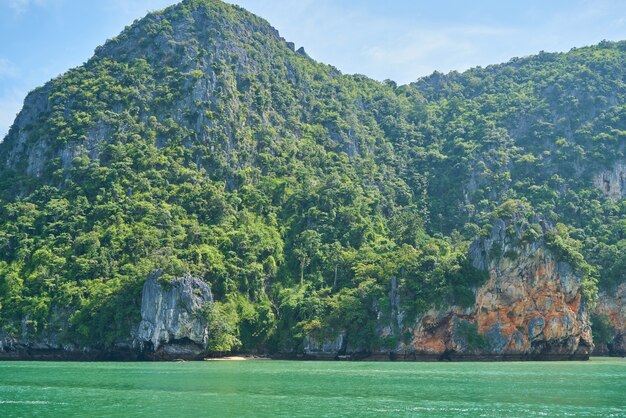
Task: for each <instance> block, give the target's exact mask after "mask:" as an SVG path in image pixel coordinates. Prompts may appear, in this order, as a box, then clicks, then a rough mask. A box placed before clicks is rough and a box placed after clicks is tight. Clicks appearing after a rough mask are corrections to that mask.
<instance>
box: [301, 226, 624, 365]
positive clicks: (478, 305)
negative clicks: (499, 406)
mask: <svg viewBox="0 0 626 418" xmlns="http://www.w3.org/2000/svg"><path fill="white" fill-rule="evenodd" d="M532 222H534V225H531V224H530V223H529V222H528V221H527V220H526V219H525V218H524V219H516V218H515V217H513V219H510V220H507V221H504V220H501V219H499V220H496V221H495V222H494V225H493V229H492V231H491V235H490V236H489V237H486V238H481V239H477V240H476V241H475V242H474V243H473V244H472V246H471V248H470V258H471V261H472V263H473V265H474V267H476V268H478V269H480V270H486V271H487V272H488V279H487V281H486V282H485V283H484V284H483V285H482V286H481V287H480V288H478V289H476V290H475V294H476V302H475V304H474V305H473V306H470V307H461V306H449V307H446V308H443V309H438V308H435V307H433V308H431V309H430V310H429V311H427V312H426V313H424V314H422V315H420V316H419V317H418V318H417V319H415V318H405V317H404V316H403V313H402V312H401V311H400V302H399V297H400V296H399V293H398V289H397V284H396V283H395V280H394V281H392V283H391V290H390V294H389V302H390V303H391V305H392V306H391V309H390V312H391V317H390V318H388V319H389V321H388V323H389V325H384V324H383V323H382V322H384V321H382V320H381V326H379V328H378V334H379V337H381V338H387V337H390V336H395V337H396V338H397V340H398V341H403V340H404V342H400V343H399V344H398V346H397V347H396V349H395V350H391V351H389V350H387V351H385V350H383V349H380V350H379V351H378V352H371V353H368V355H369V356H370V357H371V358H372V359H376V358H380V359H383V358H390V359H422V360H427V359H433V360H442V359H586V358H588V356H589V354H590V352H591V351H592V349H593V344H592V335H591V327H590V321H589V314H588V309H587V306H586V303H585V301H584V299H583V295H582V284H583V274H582V272H581V271H579V270H577V269H575V268H574V267H573V266H572V265H571V264H569V263H568V262H566V261H564V260H563V259H562V258H561V257H559V256H558V255H557V254H555V252H554V251H552V250H551V249H550V248H549V246H548V244H547V242H546V234H547V232H548V231H549V230H550V229H551V227H550V226H549V225H547V224H546V223H545V222H543V221H542V220H541V219H539V218H537V219H533V220H532ZM529 230H532V231H529ZM620 306H622V305H620ZM620 309H621V308H620ZM379 319H380V318H379ZM616 320H617V321H621V323H624V319H623V318H622V319H616ZM407 333H409V334H410V335H411V336H410V338H409V340H408V341H407V340H406V338H405V335H406V334H407ZM340 337H341V336H340ZM307 341H308V340H307ZM346 346H347V347H348V352H347V353H344V354H347V355H352V356H353V357H355V358H362V356H363V352H358V351H354V352H350V346H349V344H347V342H346V341H345V340H344V339H343V338H341V339H339V338H338V339H337V340H328V341H321V342H319V341H317V342H316V343H315V344H310V343H309V344H305V351H306V354H308V355H312V356H318V357H320V355H323V357H330V356H331V353H330V351H332V350H333V349H335V350H337V354H339V351H338V350H339V348H340V347H341V348H342V349H344V351H345V347H346Z"/></svg>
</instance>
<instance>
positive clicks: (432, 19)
mask: <svg viewBox="0 0 626 418" xmlns="http://www.w3.org/2000/svg"><path fill="white" fill-rule="evenodd" d="M175 2H176V1H173V0H0V39H2V42H1V43H0V138H2V137H4V135H5V134H6V132H7V131H8V129H9V126H10V125H11V123H12V122H13V119H14V118H15V115H16V113H17V112H18V111H19V109H20V108H21V106H22V102H23V99H24V96H25V95H26V93H28V91H30V90H32V89H33V88H35V87H37V86H39V85H42V84H44V83H45V82H46V81H48V80H49V79H51V78H53V77H55V76H57V75H59V74H62V73H63V72H64V71H66V70H67V69H69V68H71V67H75V66H78V65H80V64H82V63H83V62H85V61H86V60H87V59H88V58H89V57H90V56H91V55H92V53H93V51H94V49H95V47H96V46H98V45H101V44H102V43H103V42H104V41H105V40H106V39H108V38H111V37H113V36H115V35H117V34H118V33H119V32H120V31H121V30H122V29H123V28H124V27H125V26H126V25H128V24H130V23H131V22H132V21H133V20H134V19H137V18H140V17H142V16H144V15H145V14H146V13H147V12H148V11H150V10H157V9H161V8H163V7H166V6H168V5H170V4H173V3H175ZM231 3H235V4H239V5H240V6H243V7H245V8H246V9H248V10H250V11H252V12H254V13H256V14H258V15H260V16H262V17H264V18H266V19H267V20H269V21H270V22H271V23H272V24H273V25H274V26H275V27H276V28H277V29H278V30H279V31H280V32H281V34H282V35H283V36H284V37H285V38H287V39H288V40H290V41H293V42H295V43H296V44H297V46H304V47H305V49H306V50H307V52H308V53H309V55H311V56H312V57H313V58H315V59H317V60H319V61H323V62H326V63H329V64H333V65H334V66H336V67H338V68H339V69H340V70H342V71H344V72H347V73H361V74H366V75H368V76H370V77H373V78H375V79H378V80H384V79H387V78H389V79H393V80H395V81H397V82H399V83H408V82H410V81H413V80H415V79H417V78H418V77H420V76H424V75H427V74H430V73H432V72H433V71H435V70H438V71H442V72H448V71H450V70H465V69H467V68H470V67H473V66H478V65H481V66H485V65H488V64H495V63H499V62H504V61H507V60H508V59H510V58H512V57H515V56H524V55H529V54H534V53H537V52H539V51H541V50H544V51H550V52H551V51H567V50H569V49H571V48H572V47H580V46H584V45H590V44H595V43H597V42H599V41H601V40H603V39H608V40H622V39H626V1H623V0H595V1H592V0H541V1H539V0H473V1H469V0H428V1H426V0H395V1H394V0H388V1H380V0H361V1H355V0H352V1H350V0H232V1H231Z"/></svg>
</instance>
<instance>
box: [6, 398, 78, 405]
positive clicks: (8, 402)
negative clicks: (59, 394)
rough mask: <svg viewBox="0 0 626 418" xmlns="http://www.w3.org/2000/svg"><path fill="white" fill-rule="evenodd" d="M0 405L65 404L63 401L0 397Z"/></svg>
mask: <svg viewBox="0 0 626 418" xmlns="http://www.w3.org/2000/svg"><path fill="white" fill-rule="evenodd" d="M0 405H67V404H66V403H64V402H50V401H10V400H3V399H0Z"/></svg>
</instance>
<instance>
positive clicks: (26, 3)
mask: <svg viewBox="0 0 626 418" xmlns="http://www.w3.org/2000/svg"><path fill="white" fill-rule="evenodd" d="M51 1H53V0H6V2H7V4H8V5H9V7H10V8H11V9H13V10H14V11H15V12H16V13H24V12H26V11H27V10H28V8H29V7H30V6H32V5H43V4H46V3H50V2H51Z"/></svg>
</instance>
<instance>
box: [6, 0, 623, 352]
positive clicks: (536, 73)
mask: <svg viewBox="0 0 626 418" xmlns="http://www.w3.org/2000/svg"><path fill="white" fill-rule="evenodd" d="M294 49H295V48H294V47H293V45H292V44H289V43H288V42H286V41H285V40H284V39H282V38H281V37H280V35H279V34H278V32H277V31H276V30H275V29H273V28H272V27H271V26H270V25H269V24H268V23H267V22H265V21H263V20H262V19H260V18H258V17H256V16H254V15H252V14H250V13H248V12H246V11H245V10H243V9H240V8H238V7H236V6H230V5H227V4H224V3H221V2H219V1H212V0H185V1H183V2H182V3H180V4H178V5H176V6H173V7H170V8H168V9H166V10H164V11H162V12H156V13H152V14H150V15H148V16H147V17H146V18H144V19H141V20H139V21H137V22H135V23H134V24H133V25H132V26H130V27H128V28H126V29H125V30H124V32H123V33H122V34H120V35H119V36H118V37H117V38H115V39H113V40H110V41H108V42H107V43H106V44H105V45H104V46H102V47H99V48H98V49H97V50H96V53H95V55H94V57H93V58H92V59H90V60H89V62H87V63H86V64H85V65H84V66H81V67H79V68H76V69H73V70H70V71H69V72H67V73H66V74H64V75H62V76H60V77H58V78H56V79H54V80H52V81H50V82H49V83H47V84H46V85H45V86H43V87H41V88H39V89H36V90H35V91H33V92H31V93H30V94H29V95H28V97H27V98H26V101H25V104H24V109H23V110H22V111H21V112H20V114H19V115H18V117H17V119H16V121H15V123H14V125H13V126H12V128H11V130H10V132H9V134H8V135H7V137H6V138H5V140H4V141H3V142H2V143H1V144H0V162H1V163H2V165H1V166H0V190H2V192H0V219H2V220H3V222H2V224H1V225H0V326H1V327H2V328H1V329H2V330H3V333H4V335H8V336H13V335H22V341H23V344H26V345H28V344H32V343H33V342H37V341H39V342H40V341H47V343H46V344H49V345H50V346H55V344H56V346H58V345H59V344H61V343H66V344H73V345H74V346H76V347H84V346H88V347H96V348H102V349H110V348H111V347H114V346H126V345H128V344H130V339H131V330H133V329H134V328H135V327H136V326H137V324H138V323H139V322H141V320H142V317H141V312H140V306H141V290H142V287H143V285H144V282H146V278H147V277H148V275H149V274H151V273H153V272H156V271H159V272H160V281H161V282H163V283H165V284H167V283H168V282H170V283H174V284H175V286H179V285H178V284H177V283H179V282H178V279H177V278H179V277H182V276H185V275H187V274H192V275H193V276H195V277H196V278H197V279H198V280H200V281H202V282H206V283H208V284H209V285H210V286H211V290H212V292H213V296H212V299H211V300H212V301H211V303H210V306H211V308H210V309H209V311H207V312H204V314H205V315H207V318H208V319H207V321H208V322H207V324H208V325H207V326H208V327H209V328H207V329H210V330H211V332H209V337H208V340H207V341H206V342H204V343H203V344H205V349H210V350H209V351H219V352H226V351H231V350H236V349H244V350H258V351H269V352H283V353H285V352H300V351H302V350H305V349H306V350H309V351H310V350H312V349H313V348H312V347H313V346H314V345H315V344H316V343H313V341H314V340H317V341H318V342H320V344H322V345H324V344H325V343H324V341H330V340H333V341H339V340H337V339H338V338H340V340H341V343H340V344H339V346H338V347H335V348H336V349H337V351H346V350H349V351H350V350H351V351H355V352H356V351H363V352H369V351H381V350H388V349H391V350H394V349H397V350H400V349H401V350H416V347H418V345H419V344H418V343H417V342H416V341H418V340H420V338H421V337H420V335H418V334H419V332H420V331H418V328H420V327H419V326H417V325H416V324H418V323H420V321H423V319H424V315H425V314H426V313H427V312H430V314H431V316H432V314H433V312H435V311H437V310H439V311H441V312H444V311H445V310H446V309H448V308H450V307H457V308H458V310H457V311H455V312H457V314H458V315H460V313H461V312H462V311H463V310H464V309H465V310H467V309H470V308H471V307H472V306H477V305H476V303H477V299H476V295H481V294H482V293H481V291H480V289H486V288H485V287H481V286H492V284H489V283H491V282H489V281H486V280H487V274H486V273H485V272H484V270H485V269H487V270H489V269H488V268H487V264H489V263H491V264H489V265H494V266H495V265H499V264H498V263H499V261H498V260H491V259H490V260H491V261H490V262H489V263H477V261H476V260H477V258H476V257H470V255H469V253H468V249H469V246H470V243H471V242H472V241H474V240H475V239H477V238H479V237H486V236H488V235H490V234H491V231H492V225H495V224H498V222H500V221H499V219H509V218H511V217H512V218H513V219H517V221H516V222H518V223H519V222H521V225H523V226H520V227H519V228H518V229H519V231H527V230H533V229H532V228H534V227H533V226H532V225H536V224H537V222H538V221H537V219H539V218H541V219H546V221H545V225H544V227H542V228H539V229H538V230H537V231H536V234H535V236H533V238H532V239H533V240H536V242H541V245H542V246H547V247H549V248H550V249H548V250H547V251H548V253H549V255H548V256H546V259H547V260H553V259H556V260H557V264H558V262H561V261H562V262H564V263H568V264H567V265H568V266H569V267H567V268H568V269H571V270H572V271H573V272H574V273H572V274H573V275H572V276H571V277H577V279H576V280H577V282H576V283H577V284H576V289H577V290H575V291H574V294H580V295H581V296H580V297H582V298H583V301H584V302H583V303H582V304H581V303H580V297H579V299H578V300H579V302H577V303H578V305H576V306H575V307H571V309H573V311H572V312H574V314H573V315H574V316H575V315H576V312H579V313H578V314H579V315H580V318H579V319H577V320H576V321H579V322H577V325H576V326H577V327H578V328H581V329H582V328H584V326H586V325H585V324H586V322H585V321H586V315H587V305H589V304H593V301H594V299H595V297H596V287H595V282H596V279H600V281H601V285H602V286H603V287H604V288H605V291H606V292H608V294H611V292H612V290H611V289H612V288H614V286H616V285H617V284H619V283H621V282H623V280H624V270H623V266H624V265H626V262H624V260H622V259H621V258H620V256H621V254H623V252H622V251H621V249H623V242H624V241H622V239H623V238H624V236H623V234H624V233H626V232H624V231H626V230H624V226H623V222H622V219H623V217H624V215H625V214H626V213H625V212H626V204H624V199H623V198H624V194H623V192H624V191H625V190H626V189H624V188H622V189H620V187H621V186H619V184H618V185H617V186H615V184H614V183H615V181H617V182H618V183H619V181H620V180H619V179H620V175H621V174H620V172H619V167H621V166H620V165H619V162H620V161H623V151H624V149H623V148H624V136H623V134H622V133H623V132H624V131H623V130H622V127H623V126H622V125H623V118H622V115H623V110H622V108H623V105H624V103H625V101H624V97H625V93H626V90H625V87H624V65H623V62H624V56H625V54H626V47H624V44H623V43H603V44H601V45H598V46H596V47H590V48H583V49H580V50H575V51H571V52H569V53H567V54H540V55H538V56H536V57H529V58H524V59H516V60H512V61H511V62H509V63H507V64H503V65H500V66H493V67H488V68H486V69H474V70H470V71H468V72H466V73H463V74H457V73H451V74H449V75H446V76H444V75H441V74H434V75H433V76H431V77H427V78H425V79H422V80H419V81H418V82H416V83H414V84H411V85H408V86H396V85H395V84H394V83H392V82H388V83H378V82H375V81H373V80H370V79H368V78H366V77H364V76H359V75H352V76H351V75H343V74H341V73H340V72H339V71H337V70H336V69H334V68H333V67H330V66H327V65H323V64H319V63H316V62H315V61H313V60H312V59H310V58H309V57H308V56H306V54H305V53H304V52H303V50H298V51H295V50H294ZM615 167H617V170H618V172H617V173H615V172H614V171H615ZM604 179H609V186H608V190H609V191H610V193H607V192H606V191H607V186H606V181H605V180H604ZM611 179H617V180H611ZM611 181H613V184H612V183H611ZM598 184H599V185H600V188H598V187H596V186H597V185H598ZM511 199H515V200H511ZM535 213H536V214H539V215H541V216H540V217H539V218H537V217H536V216H535V215H534V214H535ZM506 222H509V221H506ZM541 222H544V221H543V220H542V221H541ZM557 223H558V225H557ZM514 224H515V223H514ZM551 224H552V225H555V226H556V228H553V227H552V226H550V225H551ZM516 225H517V224H516ZM520 234H522V232H520ZM524 234H526V232H524ZM529 234H530V233H529ZM525 236H526V235H525ZM527 239H528V237H526V238H524V239H523V240H517V239H516V240H514V241H512V242H515V243H516V244H514V246H513V247H511V248H510V250H511V251H513V252H514V251H516V248H517V247H515V246H518V247H519V248H517V249H521V248H523V246H524V245H527V242H528V241H527ZM531 241H532V240H531ZM507 242H508V241H507ZM524 248H525V247H524ZM532 248H534V247H532ZM520 251H521V250H520ZM542 251H543V250H542ZM491 256H493V254H491V255H490V257H491ZM501 256H505V255H501ZM506 256H508V257H511V256H512V255H511V254H506ZM520 263H521V261H520ZM559 265H560V264H559ZM531 270H532V269H531ZM529 271H530V270H529ZM532 271H534V270H532ZM568 271H569V270H568ZM490 274H495V273H493V272H491V273H490ZM550 277H551V276H550ZM568 277H569V276H568ZM550 280H557V279H554V278H552V279H550ZM579 282H580V283H579ZM390 289H391V291H390ZM555 291H556V292H557V293H558V292H562V291H561V290H555ZM213 299H214V300H215V301H214V302H213ZM566 299H567V301H568V303H569V302H570V301H571V300H573V299H570V296H568V297H567V298H566ZM574 299H575V298H574ZM498 306H499V305H498ZM572 306H573V305H572ZM457 308H454V309H457ZM433 309H434V310H435V311H433ZM499 309H500V308H499ZM532 309H535V308H532ZM568 309H569V308H568ZM463 312H464V311H463ZM543 313H545V312H543ZM535 314H536V312H535V311H534V310H531V311H528V312H527V313H526V314H525V315H526V316H525V317H524V318H522V319H520V322H519V323H518V325H517V326H518V327H521V326H522V325H523V326H525V327H527V328H528V321H530V319H532V318H531V317H532V316H533V315H535ZM553 314H554V312H552V313H551V315H553ZM464 315H465V314H464ZM542 315H543V314H542ZM562 315H563V312H561V316H558V318H561V317H562ZM183 316H184V315H183ZM464 318H465V319H464V320H466V322H467V321H470V322H467V323H468V324H470V325H471V324H477V323H478V324H479V325H480V328H479V329H478V333H479V334H480V335H482V334H484V335H487V334H485V333H486V332H488V328H485V327H487V326H489V327H493V326H495V325H494V324H493V323H489V324H488V325H487V322H485V323H483V322H484V321H483V322H480V321H481V319H480V318H474V317H473V316H471V315H470V316H467V315H466V316H465V317H464ZM472 318H473V319H472ZM143 320H144V321H146V318H143ZM471 321H478V322H471ZM505 322H506V321H505ZM614 322H615V321H614ZM387 323H395V325H393V326H389V327H387V325H385V324H387ZM503 323H504V322H502V321H500V320H499V322H498V323H497V326H498V327H500V326H501V325H502V324H503ZM450 324H452V323H450ZM511 324H512V323H511ZM615 325H616V324H613V325H612V326H615ZM617 325H619V324H617ZM450 326H452V325H450ZM468 326H469V325H468ZM471 326H474V325H471ZM511 327H513V328H515V326H514V325H511ZM513 328H512V329H513ZM578 328H576V330H578ZM490 329H492V328H489V330H490ZM563 329H565V331H564V332H565V334H563V335H561V336H560V337H559V338H556V337H555V339H554V342H551V343H550V344H543V345H542V344H539V345H536V344H535V345H534V346H533V347H534V348H533V350H534V351H533V353H535V354H540V353H541V352H542V350H543V351H545V350H552V352H555V353H557V352H558V353H562V352H566V351H567V352H568V353H574V352H577V351H576V350H578V348H579V345H583V342H584V345H585V347H589V346H590V345H591V342H590V341H589V340H590V337H588V336H581V335H582V334H580V333H578V334H576V335H575V336H574V334H572V336H571V338H570V334H567V333H568V332H570V333H573V332H574V328H571V329H570V328H567V327H565V328H563ZM568 330H569V331H568ZM512 332H513V331H511V333H509V334H507V335H508V336H509V337H511V338H513V337H512V335H513V334H512ZM559 332H560V331H559ZM576 332H579V331H576ZM416 333H417V334H416ZM453 334H454V332H453ZM492 334H493V333H492ZM492 334H489V335H492ZM583 334H584V332H583ZM411 335H414V337H411ZM455 335H456V334H455ZM493 335H495V334H493ZM520 335H522V338H525V340H524V341H526V343H525V344H526V345H525V346H523V347H521V348H519V347H518V348H511V350H513V349H515V350H518V351H517V352H516V353H518V354H520V353H525V352H529V350H530V349H531V348H530V342H531V338H530V331H529V330H528V329H526V331H524V332H523V333H522V334H520ZM559 335H560V334H559ZM453 337H454V336H453ZM453 337H450V336H448V337H446V338H448V339H449V338H453ZM496 337H497V338H501V334H498V335H497V336H496ZM496 337H494V338H496ZM11 338H13V337H11ZM489 338H491V337H489ZM497 338H496V339H497ZM502 338H504V337H502ZM507 338H508V337H507ZM516 338H517V337H516ZM546 338H548V337H546ZM568 338H570V339H568ZM548 339H549V338H548ZM565 340H567V341H568V342H565ZM489 341H491V340H489ZM494 341H495V340H494ZM550 341H552V340H550ZM449 342H450V341H448V340H446V341H445V342H444V345H445V344H449ZM307 347H308V348H307ZM407 347H412V348H407ZM455 347H456V349H457V350H461V351H463V350H467V347H465V348H463V347H461V348H459V346H458V344H457V346H455ZM489 347H491V346H489ZM494 347H495V346H494ZM555 347H556V348H555ZM559 347H560V348H559ZM475 348H476V347H474V349H475ZM448 349H449V347H448V348H446V350H448ZM481 350H482V352H486V353H489V352H492V353H495V354H498V353H499V352H496V351H493V350H495V348H493V347H492V348H488V347H487V346H484V347H482V348H481V349H480V350H478V351H476V350H474V351H473V352H474V353H480V352H481ZM490 350H491V351H490ZM520 350H521V351H520ZM559 350H561V351H559ZM418 351H419V349H418ZM470 351H471V350H470ZM583 351H584V350H583Z"/></svg>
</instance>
